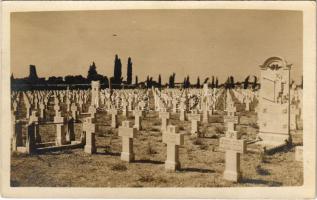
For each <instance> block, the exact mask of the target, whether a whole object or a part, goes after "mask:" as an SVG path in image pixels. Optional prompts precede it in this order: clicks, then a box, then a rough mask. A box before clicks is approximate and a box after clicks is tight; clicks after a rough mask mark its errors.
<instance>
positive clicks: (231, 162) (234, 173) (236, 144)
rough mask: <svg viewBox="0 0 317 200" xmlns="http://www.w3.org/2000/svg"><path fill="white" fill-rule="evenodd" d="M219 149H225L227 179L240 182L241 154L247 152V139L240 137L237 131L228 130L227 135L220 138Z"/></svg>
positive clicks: (224, 176)
mask: <svg viewBox="0 0 317 200" xmlns="http://www.w3.org/2000/svg"><path fill="white" fill-rule="evenodd" d="M219 149H220V150H222V151H225V157H226V158H225V171H224V173H223V178H224V179H225V180H229V181H234V182H238V181H239V180H240V179H241V171H240V154H241V153H245V152H246V143H245V140H241V139H239V136H238V134H237V132H236V131H227V132H226V136H225V137H222V138H220V141H219Z"/></svg>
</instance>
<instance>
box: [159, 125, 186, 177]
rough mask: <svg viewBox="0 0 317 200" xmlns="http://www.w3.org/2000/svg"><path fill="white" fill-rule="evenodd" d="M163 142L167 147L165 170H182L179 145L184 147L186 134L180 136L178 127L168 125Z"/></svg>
mask: <svg viewBox="0 0 317 200" xmlns="http://www.w3.org/2000/svg"><path fill="white" fill-rule="evenodd" d="M162 137H163V138H162V141H163V143H165V144H166V145H167V150H166V161H165V170H167V171H175V170H177V169H180V162H179V150H178V147H179V145H184V134H179V133H178V130H177V128H176V126H172V125H168V126H167V130H166V131H165V132H163V136H162Z"/></svg>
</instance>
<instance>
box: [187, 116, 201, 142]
mask: <svg viewBox="0 0 317 200" xmlns="http://www.w3.org/2000/svg"><path fill="white" fill-rule="evenodd" d="M188 119H189V120H190V121H191V131H190V133H191V135H192V136H195V137H196V136H198V135H199V128H198V126H199V122H200V121H201V115H200V114H199V113H198V112H197V110H193V111H192V113H191V114H189V115H188Z"/></svg>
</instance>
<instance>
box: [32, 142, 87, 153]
mask: <svg viewBox="0 0 317 200" xmlns="http://www.w3.org/2000/svg"><path fill="white" fill-rule="evenodd" d="M37 146H41V144H39V145H37ZM82 146H83V145H82V144H81V142H80V141H72V143H71V144H65V145H62V146H46V145H42V147H37V148H36V149H35V151H36V152H48V151H60V150H65V149H75V148H81V147H82Z"/></svg>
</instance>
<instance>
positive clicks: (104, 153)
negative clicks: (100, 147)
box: [95, 151, 121, 156]
mask: <svg viewBox="0 0 317 200" xmlns="http://www.w3.org/2000/svg"><path fill="white" fill-rule="evenodd" d="M95 154H96V155H108V156H120V155H121V153H119V152H108V151H106V152H96V153H95Z"/></svg>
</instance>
